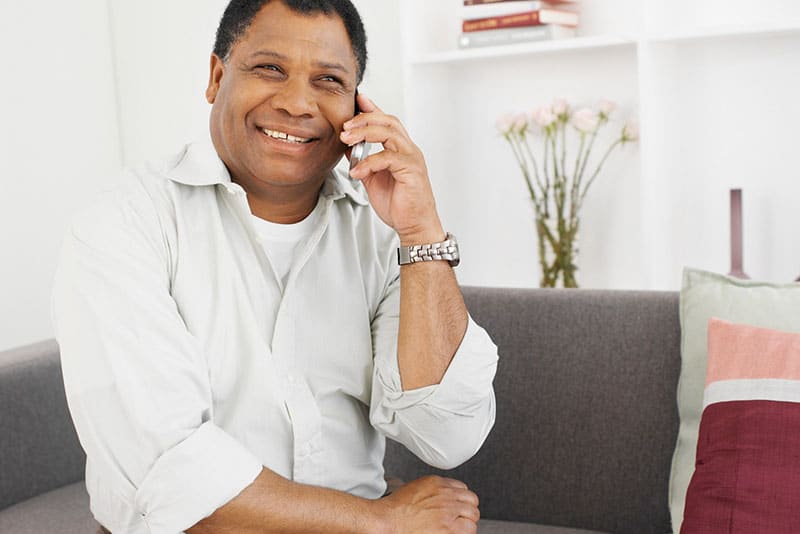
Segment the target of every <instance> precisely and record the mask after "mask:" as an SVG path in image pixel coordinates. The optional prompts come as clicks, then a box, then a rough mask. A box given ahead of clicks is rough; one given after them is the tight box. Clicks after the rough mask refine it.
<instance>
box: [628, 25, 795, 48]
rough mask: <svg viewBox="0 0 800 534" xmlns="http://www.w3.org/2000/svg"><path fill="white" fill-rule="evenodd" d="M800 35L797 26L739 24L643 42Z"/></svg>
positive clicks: (684, 32) (697, 30) (683, 32)
mask: <svg viewBox="0 0 800 534" xmlns="http://www.w3.org/2000/svg"><path fill="white" fill-rule="evenodd" d="M791 34H798V35H800V25H798V24H786V25H780V24H740V25H726V26H717V27H708V28H699V29H692V30H686V31H681V32H672V33H664V34H661V35H654V36H651V37H647V38H645V39H644V40H643V41H644V42H650V43H664V44H668V43H681V42H693V41H706V40H715V39H730V38H739V37H747V36H751V37H762V36H763V37H767V36H772V35H791Z"/></svg>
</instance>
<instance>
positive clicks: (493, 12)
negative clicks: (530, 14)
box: [461, 0, 544, 20]
mask: <svg viewBox="0 0 800 534" xmlns="http://www.w3.org/2000/svg"><path fill="white" fill-rule="evenodd" d="M542 7H544V5H543V4H542V2H541V1H540V0H525V1H524V2H523V1H514V2H502V3H500V2H495V3H493V4H481V5H474V6H464V7H462V8H461V19H462V20H476V19H485V18H488V17H504V16H506V15H515V14H517V13H525V12H526V11H535V10H537V9H542Z"/></svg>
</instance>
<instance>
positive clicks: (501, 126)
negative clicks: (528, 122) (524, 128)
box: [494, 113, 514, 135]
mask: <svg viewBox="0 0 800 534" xmlns="http://www.w3.org/2000/svg"><path fill="white" fill-rule="evenodd" d="M494 126H495V128H497V131H498V132H500V133H501V134H503V135H506V134H507V133H508V132H510V131H511V128H512V127H513V126H514V116H513V115H511V113H504V114H502V115H500V116H499V117H497V120H496V121H495V122H494Z"/></svg>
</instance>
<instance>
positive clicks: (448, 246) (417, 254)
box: [397, 232, 461, 267]
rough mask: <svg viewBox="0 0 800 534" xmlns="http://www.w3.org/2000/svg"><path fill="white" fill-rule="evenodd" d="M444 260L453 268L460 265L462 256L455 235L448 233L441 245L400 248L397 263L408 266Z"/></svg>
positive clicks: (432, 244) (429, 244) (430, 244)
mask: <svg viewBox="0 0 800 534" xmlns="http://www.w3.org/2000/svg"><path fill="white" fill-rule="evenodd" d="M437 260H444V261H446V262H448V263H449V264H450V266H451V267H455V266H456V265H458V263H459V261H461V256H460V255H459V252H458V242H457V241H456V238H455V236H454V235H453V234H451V233H450V232H447V236H445V238H444V241H440V242H439V243H427V244H424V245H411V246H410V247H398V249H397V263H399V264H400V265H408V264H409V263H417V262H419V261H437Z"/></svg>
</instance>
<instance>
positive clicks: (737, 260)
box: [728, 189, 750, 279]
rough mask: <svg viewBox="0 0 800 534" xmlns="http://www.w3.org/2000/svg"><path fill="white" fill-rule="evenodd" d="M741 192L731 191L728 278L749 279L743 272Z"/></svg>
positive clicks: (739, 190)
mask: <svg viewBox="0 0 800 534" xmlns="http://www.w3.org/2000/svg"><path fill="white" fill-rule="evenodd" d="M742 248H743V247H742V190H741V189H731V272H730V273H728V274H729V275H730V276H735V277H736V278H744V279H749V278H750V277H749V276H747V275H746V274H745V272H744V270H743V265H744V258H743V254H744V251H743V250H742Z"/></svg>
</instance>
